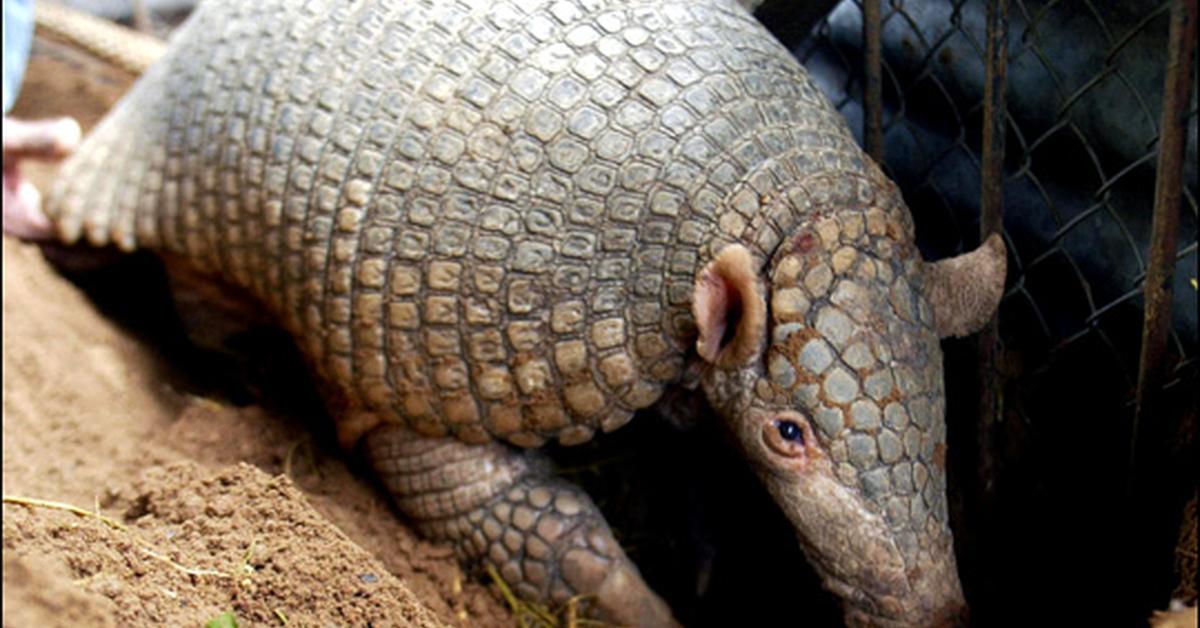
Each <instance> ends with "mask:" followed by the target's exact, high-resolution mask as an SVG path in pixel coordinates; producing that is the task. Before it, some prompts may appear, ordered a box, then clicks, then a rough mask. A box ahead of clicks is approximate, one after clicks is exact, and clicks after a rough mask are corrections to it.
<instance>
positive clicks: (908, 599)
mask: <svg viewBox="0 0 1200 628" xmlns="http://www.w3.org/2000/svg"><path fill="white" fill-rule="evenodd" d="M913 575H915V576H916V577H915V578H913V579H912V580H911V581H910V583H909V592H908V595H905V596H899V597H894V596H883V597H879V598H874V599H872V598H871V596H869V595H861V594H860V595H853V594H852V595H849V596H846V597H845V600H846V607H845V611H846V625H847V626H864V627H865V626H872V627H883V628H954V627H957V626H967V625H968V620H969V609H968V607H967V604H966V601H965V600H964V599H963V594H962V588H961V587H960V586H959V581H958V576H957V574H956V573H955V570H954V561H953V559H951V560H950V561H949V565H947V566H942V567H940V568H935V569H934V570H933V571H932V572H930V573H923V574H922V573H918V574H913Z"/></svg>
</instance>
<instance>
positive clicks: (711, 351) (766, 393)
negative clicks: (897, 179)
mask: <svg viewBox="0 0 1200 628" xmlns="http://www.w3.org/2000/svg"><path fill="white" fill-rule="evenodd" d="M892 205H893V206H891V207H862V208H858V209H857V210H845V211H839V212H836V213H834V214H833V215H827V216H819V215H818V216H816V217H815V218H813V219H812V220H808V221H804V222H802V223H801V224H800V225H799V226H798V227H797V228H796V229H795V230H793V231H792V235H791V236H790V237H789V238H788V239H786V240H785V241H784V243H783V244H782V245H780V246H779V247H778V249H776V252H775V254H774V256H773V257H772V258H771V259H762V258H756V257H755V255H754V254H752V253H750V252H749V250H747V249H746V248H743V247H742V246H740V245H728V246H726V247H725V248H723V249H722V250H721V251H720V252H719V253H718V254H717V255H716V256H715V257H714V258H713V260H712V261H711V262H710V263H709V264H708V265H707V266H705V267H704V269H703V270H702V271H701V272H700V275H699V276H698V278H697V281H696V288H695V293H694V295H693V308H694V314H695V318H696V323H697V328H698V331H699V339H698V344H697V347H698V352H699V354H700V356H701V357H702V358H703V359H704V360H705V361H706V362H707V363H708V368H707V369H706V371H705V374H704V376H703V379H702V380H701V385H702V386H703V388H704V390H705V392H706V393H707V395H708V397H709V400H710V401H711V402H712V404H713V406H714V407H716V408H717V409H718V411H719V412H720V413H721V414H722V415H723V416H725V418H726V420H727V421H729V423H730V425H731V427H732V430H733V432H734V433H735V434H736V436H737V438H738V440H739V441H740V443H741V445H742V447H743V448H744V450H745V452H746V454H747V457H748V458H749V459H750V461H751V463H752V464H753V465H754V467H755V468H756V469H757V471H758V475H759V476H760V477H761V478H762V479H763V481H764V483H765V484H766V486H767V488H768V490H769V491H770V493H771V494H772V495H773V496H774V498H775V500H776V501H777V502H778V504H779V506H780V507H781V508H782V509H783V511H784V513H785V514H786V515H787V517H788V518H789V519H790V520H791V522H792V523H793V525H794V526H795V527H796V531H797V535H798V537H799V539H800V542H801V544H802V546H803V548H804V550H805V553H806V555H807V556H808V557H809V560H810V561H811V562H812V563H813V564H814V565H815V566H816V567H817V569H818V570H819V571H820V573H821V575H822V577H823V580H824V582H825V585H826V587H827V588H829V589H830V590H831V591H833V592H834V593H836V594H838V595H839V596H840V597H842V598H843V600H844V602H845V609H846V619H847V623H848V624H850V625H882V626H934V625H946V624H953V623H956V622H957V621H958V620H959V618H961V617H962V616H963V615H964V614H965V602H964V600H963V595H962V589H961V587H960V585H959V581H958V574H957V569H956V567H955V559H954V551H953V539H952V538H951V533H950V529H949V527H948V522H947V509H946V495H945V493H946V474H945V464H946V445H945V435H946V430H945V423H944V409H945V397H944V391H943V380H942V354H941V350H940V348H939V344H938V338H939V335H948V334H955V335H962V334H965V333H970V332H971V331H973V330H974V329H975V328H978V327H979V326H981V325H982V324H983V323H985V322H986V321H987V320H988V319H989V318H990V316H991V312H992V310H993V309H994V308H995V306H996V304H997V302H998V300H999V297H1000V294H1001V291H1002V288H1003V283H1004V268H1005V258H1004V245H1003V243H1002V241H1001V240H1000V239H999V237H998V236H993V238H990V239H989V240H988V242H987V243H986V244H985V245H984V246H982V247H980V248H979V249H978V250H976V251H975V252H974V253H970V254H967V255H963V256H960V257H958V258H953V259H951V260H944V261H942V262H939V263H937V264H926V263H925V262H923V261H922V260H921V259H920V256H919V254H918V253H917V251H916V248H915V247H914V245H913V239H912V228H911V221H910V219H909V218H908V212H907V209H905V208H904V207H903V205H902V204H901V203H900V202H899V201H898V200H897V201H895V202H894V203H893V204H892Z"/></svg>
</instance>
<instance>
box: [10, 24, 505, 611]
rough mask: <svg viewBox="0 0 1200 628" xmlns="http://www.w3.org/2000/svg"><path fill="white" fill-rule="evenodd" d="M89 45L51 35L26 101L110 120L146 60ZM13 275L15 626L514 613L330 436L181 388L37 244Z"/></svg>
mask: <svg viewBox="0 0 1200 628" xmlns="http://www.w3.org/2000/svg"><path fill="white" fill-rule="evenodd" d="M81 63H83V64H86V60H84V59H81V58H79V57H78V56H77V55H71V54H70V53H69V51H66V52H64V51H61V50H54V49H49V48H47V47H46V46H45V44H44V43H42V44H39V47H38V49H37V51H35V56H34V60H33V63H32V65H31V67H30V69H29V73H28V76H29V79H28V80H27V82H26V85H25V88H24V90H23V94H22V98H21V100H20V101H19V103H18V107H17V109H16V111H15V113H16V114H18V115H23V116H25V117H44V116H50V115H57V114H62V113H67V114H72V115H75V116H76V117H77V118H79V119H80V120H81V122H83V123H84V125H85V127H86V126H89V125H90V124H91V123H94V122H95V121H96V119H98V117H99V114H100V112H102V111H103V109H104V108H107V107H108V106H109V105H110V104H111V103H112V101H113V100H114V99H115V98H116V97H117V96H118V95H119V94H120V93H121V92H122V91H123V90H124V88H125V87H126V85H127V83H128V80H129V77H122V76H120V75H119V74H113V73H112V72H111V71H105V70H103V69H102V68H100V69H98V68H96V67H87V66H85V67H81V66H80V64H81ZM97 81H99V83H98V82H97ZM31 170H34V171H33V172H32V173H31V174H32V175H33V177H34V179H35V181H37V180H39V179H40V180H41V181H42V182H44V181H45V177H46V175H47V174H48V172H49V171H48V170H41V171H40V172H39V171H37V169H31ZM3 274H4V288H3V290H4V297H3V320H4V325H3V343H4V351H3V368H4V378H3V391H4V392H3V411H4V421H3V470H4V474H3V491H4V494H5V496H6V498H5V504H4V517H3V547H4V559H3V577H4V625H6V626H8V625H13V626H18V625H21V626H27V625H38V626H55V625H60V626H66V625H72V626H75V625H87V626H108V625H198V624H203V623H204V622H206V621H208V620H210V619H212V618H214V617H216V616H217V615H220V614H221V613H224V612H233V613H234V614H235V616H236V617H237V618H238V619H239V620H241V621H242V625H282V624H283V623H287V624H289V625H365V624H367V623H374V624H375V625H397V624H400V625H413V626H436V625H443V624H447V625H470V626H502V625H503V626H507V625H511V623H512V619H511V616H510V615H509V613H508V612H507V611H506V610H505V609H504V608H503V606H502V605H501V604H500V603H499V602H498V601H497V599H496V598H495V597H494V596H493V595H491V593H490V592H489V591H488V590H487V589H486V588H485V587H483V586H482V585H480V584H477V583H476V581H475V580H473V579H471V578H468V577H466V575H464V574H463V573H462V571H461V569H460V568H459V566H458V564H457V561H456V560H455V558H454V557H453V555H452V553H451V551H450V549H449V548H448V547H445V546H441V545H435V544H430V543H427V542H424V541H421V540H420V539H418V537H417V536H416V535H415V534H414V533H413V532H412V531H410V530H408V529H407V528H405V527H404V525H403V524H402V523H401V522H400V521H399V520H398V519H397V518H396V516H395V515H394V513H393V511H392V510H391V509H390V508H389V507H388V506H387V504H386V503H385V501H384V499H383V496H382V495H381V494H380V493H378V492H377V491H376V490H375V489H374V488H373V487H372V486H371V485H369V484H368V483H367V482H366V481H365V480H363V479H361V478H360V476H358V475H356V474H355V473H353V472H352V471H351V470H350V468H349V467H348V466H347V465H348V460H349V459H348V458H346V457H344V456H343V455H342V454H341V453H340V452H337V451H336V450H333V449H331V448H330V445H329V444H327V443H325V439H324V438H323V437H322V436H321V435H318V434H314V432H312V431H311V430H309V429H307V426H305V425H302V424H299V423H297V421H296V420H294V419H288V418H284V417H281V416H277V415H276V414H273V413H271V412H268V411H265V410H263V409H261V408H259V407H255V406H249V407H242V408H236V407H232V406H229V405H225V404H222V403H218V402H215V401H211V400H208V399H204V398H200V397H196V396H193V395H190V394H187V393H184V392H180V390H181V388H180V387H179V386H178V384H177V382H178V378H177V376H176V375H174V374H173V373H174V372H175V371H176V369H175V368H174V367H173V365H171V364H168V363H167V361H166V360H164V359H163V358H162V355H161V352H158V353H156V352H155V351H153V350H151V349H150V348H148V347H147V346H146V345H144V344H142V343H140V342H138V341H137V340H135V339H133V338H131V337H130V336H128V335H127V334H126V333H124V332H123V331H121V330H119V329H117V328H116V327H114V325H113V324H112V323H110V322H109V321H108V320H106V319H105V318H104V317H103V316H101V315H100V314H98V313H97V311H96V308H95V307H94V306H93V304H92V303H91V302H89V301H88V300H87V299H86V298H85V297H84V296H83V295H82V294H81V293H80V292H79V290H78V289H76V288H75V287H74V286H73V285H71V284H70V283H69V282H67V281H66V280H65V279H63V278H62V277H61V276H59V275H58V274H56V273H55V272H54V271H53V270H51V269H50V267H49V266H48V265H47V263H46V262H45V260H44V259H43V257H42V255H41V254H40V253H39V251H38V249H37V248H36V247H33V246H30V245H25V244H21V243H18V242H15V241H11V240H9V239H7V238H5V240H4V242H3ZM14 496H15V497H18V498H32V499H33V500H51V501H54V502H59V503H64V504H71V505H74V506H76V507H79V508H81V509H83V511H84V514H72V513H70V512H64V511H62V510H61V509H55V508H54V507H50V506H47V505H23V504H21V503H16V502H12V501H11V500H10V499H9V498H10V497H14ZM17 501H18V502H19V501H20V499H18V500H17ZM102 517H107V518H110V519H108V521H109V522H110V523H106V522H105V520H104V519H102Z"/></svg>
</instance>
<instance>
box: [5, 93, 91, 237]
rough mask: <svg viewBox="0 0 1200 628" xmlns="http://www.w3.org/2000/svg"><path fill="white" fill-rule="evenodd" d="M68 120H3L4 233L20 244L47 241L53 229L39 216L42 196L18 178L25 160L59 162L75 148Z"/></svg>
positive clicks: (75, 134) (74, 129) (75, 130)
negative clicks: (21, 240) (22, 241)
mask: <svg viewBox="0 0 1200 628" xmlns="http://www.w3.org/2000/svg"><path fill="white" fill-rule="evenodd" d="M79 137H80V130H79V124H78V123H77V122H75V121H74V120H72V119H71V118H59V119H56V120H39V121H36V122H27V121H23V120H16V119H13V118H9V117H8V116H5V117H4V233H5V234H6V235H11V236H14V237H17V238H21V239H23V240H50V239H53V238H54V236H55V230H54V225H53V224H52V223H51V222H50V219H49V218H47V217H46V214H44V213H43V212H42V195H41V193H39V192H38V190H37V188H35V187H34V186H33V183H31V182H30V181H29V180H28V179H26V178H24V177H23V176H21V167H20V166H21V161H22V160H25V159H38V160H55V159H62V158H63V157H65V156H67V155H68V154H70V153H71V151H73V150H75V146H76V145H78V144H79Z"/></svg>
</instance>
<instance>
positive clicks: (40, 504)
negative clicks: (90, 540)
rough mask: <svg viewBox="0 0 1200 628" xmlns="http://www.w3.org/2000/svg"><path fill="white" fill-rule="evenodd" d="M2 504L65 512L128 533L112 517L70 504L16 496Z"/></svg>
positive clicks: (7, 496) (5, 497)
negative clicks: (88, 518)
mask: <svg viewBox="0 0 1200 628" xmlns="http://www.w3.org/2000/svg"><path fill="white" fill-rule="evenodd" d="M4 503H6V504H19V505H21V506H25V507H27V508H47V509H49V510H62V511H65V512H69V513H71V514H73V515H79V516H80V517H91V518H93V519H96V520H98V521H100V522H101V523H103V524H104V525H106V526H108V527H110V528H112V529H114V530H120V531H122V532H128V531H129V528H127V527H125V524H123V523H121V522H120V521H117V520H116V519H113V518H112V517H105V516H104V515H102V514H100V513H99V512H92V511H90V510H84V509H82V508H80V507H78V506H72V505H71V504H64V503H62V502H54V501H50V500H46V499H37V498H36V497H19V496H16V495H5V496H4Z"/></svg>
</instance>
